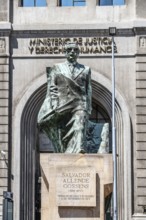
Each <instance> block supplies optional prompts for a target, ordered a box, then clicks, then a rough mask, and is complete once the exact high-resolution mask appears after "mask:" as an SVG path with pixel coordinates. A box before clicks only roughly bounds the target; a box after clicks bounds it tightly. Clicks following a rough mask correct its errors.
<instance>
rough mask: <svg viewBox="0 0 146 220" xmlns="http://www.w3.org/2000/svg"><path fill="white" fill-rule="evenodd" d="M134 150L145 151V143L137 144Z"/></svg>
mask: <svg viewBox="0 0 146 220" xmlns="http://www.w3.org/2000/svg"><path fill="white" fill-rule="evenodd" d="M136 149H137V150H146V142H137V143H136Z"/></svg>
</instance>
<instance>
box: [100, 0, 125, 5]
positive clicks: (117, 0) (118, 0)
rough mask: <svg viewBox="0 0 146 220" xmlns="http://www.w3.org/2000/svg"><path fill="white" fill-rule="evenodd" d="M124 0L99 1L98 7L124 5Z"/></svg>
mask: <svg viewBox="0 0 146 220" xmlns="http://www.w3.org/2000/svg"><path fill="white" fill-rule="evenodd" d="M124 4H125V0H100V1H99V5H124Z"/></svg>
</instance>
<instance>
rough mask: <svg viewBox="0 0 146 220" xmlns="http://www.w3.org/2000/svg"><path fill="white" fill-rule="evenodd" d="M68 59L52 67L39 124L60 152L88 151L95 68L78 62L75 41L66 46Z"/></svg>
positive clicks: (77, 50)
mask: <svg viewBox="0 0 146 220" xmlns="http://www.w3.org/2000/svg"><path fill="white" fill-rule="evenodd" d="M64 50H65V55H66V58H67V60H66V61H65V62H64V63H58V64H56V65H54V66H53V67H52V68H50V71H49V73H48V79H47V80H48V81H47V94H46V98H45V100H44V103H43V105H42V107H41V109H40V111H39V114H38V124H39V126H40V127H41V129H42V130H44V131H45V132H46V134H47V135H48V137H49V139H50V140H51V141H52V143H53V145H54V148H55V152H56V153H59V152H61V153H63V152H65V153H85V148H86V128H87V123H88V117H89V114H90V113H91V71H90V68H89V67H87V66H84V65H81V64H79V63H78V62H77V58H78V56H79V48H78V45H77V44H75V43H67V44H66V45H65V47H64Z"/></svg>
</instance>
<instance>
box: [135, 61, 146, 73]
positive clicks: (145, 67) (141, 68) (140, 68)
mask: <svg viewBox="0 0 146 220" xmlns="http://www.w3.org/2000/svg"><path fill="white" fill-rule="evenodd" d="M145 70H146V63H140V64H137V65H136V71H145Z"/></svg>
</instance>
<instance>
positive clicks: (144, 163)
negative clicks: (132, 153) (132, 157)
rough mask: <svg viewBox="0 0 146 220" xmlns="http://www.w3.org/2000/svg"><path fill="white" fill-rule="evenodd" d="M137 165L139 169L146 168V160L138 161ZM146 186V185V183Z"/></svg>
mask: <svg viewBox="0 0 146 220" xmlns="http://www.w3.org/2000/svg"><path fill="white" fill-rule="evenodd" d="M136 164H137V168H146V159H145V160H143V159H142V160H140V159H139V160H137V161H136ZM145 182H146V181H145ZM145 185H146V183H145Z"/></svg>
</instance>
